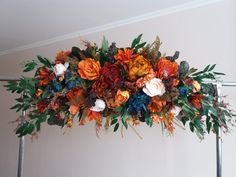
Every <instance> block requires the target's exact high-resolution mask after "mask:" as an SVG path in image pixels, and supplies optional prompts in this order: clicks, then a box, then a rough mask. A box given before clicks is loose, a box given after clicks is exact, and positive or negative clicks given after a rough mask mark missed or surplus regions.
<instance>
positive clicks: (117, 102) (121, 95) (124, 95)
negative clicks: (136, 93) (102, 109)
mask: <svg viewBox="0 0 236 177" xmlns="http://www.w3.org/2000/svg"><path fill="white" fill-rule="evenodd" d="M128 99H129V92H128V91H121V90H118V91H117V93H116V96H115V98H111V99H109V100H107V107H108V108H111V109H112V108H116V107H119V106H121V105H122V104H123V103H125V102H126V101H128Z"/></svg>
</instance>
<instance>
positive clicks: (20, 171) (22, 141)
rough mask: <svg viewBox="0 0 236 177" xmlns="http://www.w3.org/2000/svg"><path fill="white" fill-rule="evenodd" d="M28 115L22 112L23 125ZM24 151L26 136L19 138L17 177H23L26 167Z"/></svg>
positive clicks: (17, 79)
mask: <svg viewBox="0 0 236 177" xmlns="http://www.w3.org/2000/svg"><path fill="white" fill-rule="evenodd" d="M0 81H6V82H7V81H20V79H19V78H13V77H0ZM25 115H26V111H23V112H22V116H21V120H20V121H21V123H23V121H24V117H25ZM24 149H25V138H24V136H22V137H20V138H19V153H18V169H17V177H23V169H24V168H23V165H24Z"/></svg>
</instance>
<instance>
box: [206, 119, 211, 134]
mask: <svg viewBox="0 0 236 177" xmlns="http://www.w3.org/2000/svg"><path fill="white" fill-rule="evenodd" d="M206 125H207V132H208V133H210V131H211V127H212V124H211V122H210V117H209V116H207V119H206Z"/></svg>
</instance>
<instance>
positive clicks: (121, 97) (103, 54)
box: [6, 35, 235, 138]
mask: <svg viewBox="0 0 236 177" xmlns="http://www.w3.org/2000/svg"><path fill="white" fill-rule="evenodd" d="M141 36H142V35H139V36H138V37H137V38H135V39H134V40H133V42H132V44H131V46H130V47H125V48H118V47H117V46H116V44H115V43H112V44H111V45H109V44H108V41H107V40H106V39H105V38H104V39H103V42H102V46H101V48H99V47H98V46H97V45H96V44H91V43H89V42H84V43H85V49H80V48H77V47H73V48H72V49H71V50H70V51H61V52H59V53H58V54H57V56H56V58H55V61H54V62H51V61H50V60H48V59H46V58H44V57H41V56H38V57H37V60H32V61H28V62H26V63H25V64H24V65H25V66H24V67H25V68H24V72H29V71H31V70H33V69H35V68H37V69H36V72H35V76H34V77H32V78H26V77H22V78H21V80H20V81H19V82H17V81H10V82H9V83H8V84H7V85H6V87H7V90H9V91H11V92H16V93H18V94H21V96H20V97H19V98H16V102H17V103H16V104H15V105H14V106H13V107H12V109H16V111H17V112H18V111H21V110H22V111H27V117H26V118H25V119H24V122H23V123H19V124H18V126H17V129H16V134H17V135H18V136H19V137H20V136H24V135H26V134H31V135H32V134H35V133H37V132H38V131H40V126H41V124H42V123H43V122H47V123H48V124H49V125H58V126H61V127H67V128H71V127H72V126H73V124H75V122H77V123H78V124H79V125H85V124H86V123H88V122H91V121H93V122H95V125H96V130H97V132H98V131H99V130H100V129H101V127H104V128H105V129H109V128H110V127H113V131H117V130H118V129H119V127H121V126H122V127H125V128H126V129H127V128H128V127H132V129H134V126H136V125H138V124H140V123H146V124H147V125H148V126H150V127H151V126H152V125H153V124H160V125H161V127H162V128H163V130H167V132H169V133H173V131H174V129H175V127H176V126H180V127H184V126H186V125H188V126H189V128H190V130H191V131H192V132H196V134H197V135H198V137H199V138H203V137H204V134H205V133H206V132H208V133H209V132H211V131H213V132H214V133H218V131H219V128H221V129H222V130H224V132H228V131H229V127H230V125H232V124H234V122H235V119H234V118H233V117H234V116H235V115H234V113H233V111H232V110H231V109H230V108H229V106H228V104H225V103H224V102H218V101H217V95H216V89H215V87H214V85H213V84H207V83H206V81H209V80H216V79H217V77H218V75H223V73H219V72H215V71H214V68H215V65H208V66H206V67H205V69H203V70H202V71H197V69H194V68H190V67H189V64H188V62H187V61H181V62H180V63H177V62H176V60H177V58H178V57H179V52H176V53H175V54H174V56H166V55H165V54H161V52H160V51H159V48H160V45H161V42H160V39H159V38H158V37H157V39H156V40H155V41H154V42H153V43H152V44H146V42H141ZM77 123H76V124H77Z"/></svg>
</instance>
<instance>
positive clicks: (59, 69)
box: [53, 62, 69, 76]
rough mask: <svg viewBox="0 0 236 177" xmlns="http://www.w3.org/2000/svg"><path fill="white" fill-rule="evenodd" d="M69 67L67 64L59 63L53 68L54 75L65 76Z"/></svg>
mask: <svg viewBox="0 0 236 177" xmlns="http://www.w3.org/2000/svg"><path fill="white" fill-rule="evenodd" d="M68 67H69V63H68V62H66V63H65V64H64V65H63V64H61V63H59V64H56V65H55V66H54V68H53V69H54V73H55V74H56V76H62V75H64V74H65V72H66V70H67V68H68Z"/></svg>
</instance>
